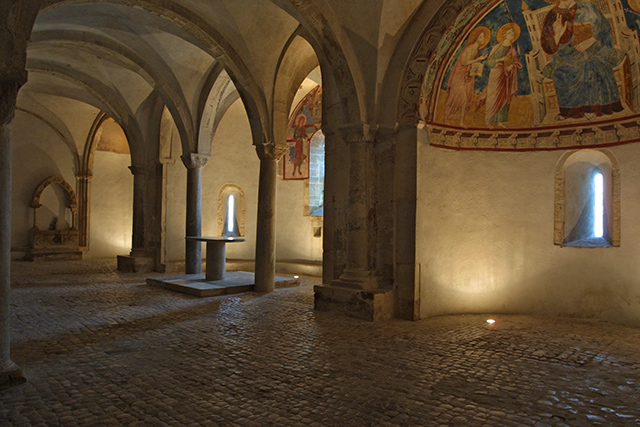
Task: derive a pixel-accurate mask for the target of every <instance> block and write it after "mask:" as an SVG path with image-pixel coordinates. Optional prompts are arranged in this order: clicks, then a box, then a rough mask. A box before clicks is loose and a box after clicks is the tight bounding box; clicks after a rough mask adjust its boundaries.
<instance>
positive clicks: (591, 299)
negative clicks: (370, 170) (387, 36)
mask: <svg viewBox="0 0 640 427" xmlns="http://www.w3.org/2000/svg"><path fill="white" fill-rule="evenodd" d="M426 140H427V136H426V132H424V131H421V132H420V133H419V142H418V201H417V248H416V249H417V253H416V258H417V259H416V262H417V263H418V264H419V269H420V270H419V271H420V274H419V280H420V307H421V316H423V317H426V316H433V315H439V314H448V313H514V312H515V313H550V314H562V315H578V316H589V317H591V316H593V317H597V318H603V319H607V320H612V321H616V322H621V323H626V324H630V325H640V263H639V262H638V259H640V168H639V167H638V165H639V164H640V146H638V145H626V146H620V147H613V148H611V152H612V153H613V154H614V155H615V156H616V158H617V159H618V161H619V164H620V172H621V195H622V197H621V245H620V247H619V248H593V249H591V248H569V247H560V246H556V245H554V244H553V213H554V170H555V167H556V163H557V162H558V160H559V159H560V157H561V155H562V154H563V153H564V152H563V151H553V152H527V153H498V152H479V151H476V152H468V151H467V152H464V151H452V150H443V149H436V148H433V147H430V146H429V145H428V144H427V143H426Z"/></svg>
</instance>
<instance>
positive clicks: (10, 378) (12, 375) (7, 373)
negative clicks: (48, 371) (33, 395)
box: [0, 361, 27, 390]
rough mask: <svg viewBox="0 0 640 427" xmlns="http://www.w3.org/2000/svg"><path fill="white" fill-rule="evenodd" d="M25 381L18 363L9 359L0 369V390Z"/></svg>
mask: <svg viewBox="0 0 640 427" xmlns="http://www.w3.org/2000/svg"><path fill="white" fill-rule="evenodd" d="M26 382H27V378H26V377H25V376H24V374H23V373H22V370H21V369H20V368H18V365H16V364H15V363H13V362H11V361H9V363H7V364H6V365H5V366H3V367H2V368H1V369H0V390H4V389H7V388H10V387H15V386H17V385H20V384H24V383H26Z"/></svg>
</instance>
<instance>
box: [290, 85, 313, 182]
mask: <svg viewBox="0 0 640 427" xmlns="http://www.w3.org/2000/svg"><path fill="white" fill-rule="evenodd" d="M321 124H322V87H320V86H316V87H315V88H314V89H312V90H311V91H310V92H309V93H308V94H307V95H306V96H305V97H304V98H302V100H301V101H300V102H299V103H298V105H297V106H296V108H295V109H294V110H293V113H292V114H291V116H290V117H289V124H288V127H287V147H288V150H287V152H286V153H285V155H284V158H283V161H282V164H283V168H284V169H283V173H282V178H283V179H309V159H310V157H309V144H310V141H311V138H312V137H313V135H314V134H315V133H316V132H317V131H318V129H320V126H321Z"/></svg>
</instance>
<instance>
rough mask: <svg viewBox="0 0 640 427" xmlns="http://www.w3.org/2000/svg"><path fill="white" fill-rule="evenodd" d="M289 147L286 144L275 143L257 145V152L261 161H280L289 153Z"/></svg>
mask: <svg viewBox="0 0 640 427" xmlns="http://www.w3.org/2000/svg"><path fill="white" fill-rule="evenodd" d="M287 150H288V147H287V146H286V145H285V144H275V143H273V142H264V143H262V144H256V152H257V153H258V157H259V158H260V160H275V161H278V160H280V159H281V158H282V156H284V155H285V154H286V153H287Z"/></svg>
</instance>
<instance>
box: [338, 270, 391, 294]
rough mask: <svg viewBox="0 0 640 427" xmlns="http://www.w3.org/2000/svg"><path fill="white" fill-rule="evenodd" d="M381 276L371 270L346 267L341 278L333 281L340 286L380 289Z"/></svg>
mask: <svg viewBox="0 0 640 427" xmlns="http://www.w3.org/2000/svg"><path fill="white" fill-rule="evenodd" d="M380 284H381V283H380V278H379V277H378V276H375V275H374V274H373V273H372V272H371V271H369V270H356V269H345V270H344V271H343V272H342V274H341V275H340V278H339V279H335V280H332V281H331V286H336V287H338V288H349V289H362V290H375V289H380Z"/></svg>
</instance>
